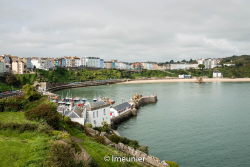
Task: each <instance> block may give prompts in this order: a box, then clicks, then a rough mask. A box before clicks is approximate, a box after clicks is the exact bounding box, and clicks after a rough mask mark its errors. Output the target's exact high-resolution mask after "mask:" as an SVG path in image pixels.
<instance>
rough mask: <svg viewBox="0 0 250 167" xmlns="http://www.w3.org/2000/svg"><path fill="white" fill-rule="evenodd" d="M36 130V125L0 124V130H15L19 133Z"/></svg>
mask: <svg viewBox="0 0 250 167" xmlns="http://www.w3.org/2000/svg"><path fill="white" fill-rule="evenodd" d="M37 128H38V125H36V124H30V123H22V124H20V123H4V124H3V123H0V129H1V130H6V129H12V130H17V131H19V132H24V131H26V130H29V131H34V130H36V129H37Z"/></svg>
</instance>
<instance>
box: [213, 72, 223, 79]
mask: <svg viewBox="0 0 250 167" xmlns="http://www.w3.org/2000/svg"><path fill="white" fill-rule="evenodd" d="M213 78H223V75H222V73H221V72H219V71H214V72H213Z"/></svg>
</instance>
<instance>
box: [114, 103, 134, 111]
mask: <svg viewBox="0 0 250 167" xmlns="http://www.w3.org/2000/svg"><path fill="white" fill-rule="evenodd" d="M113 108H114V109H115V110H116V111H122V110H125V109H126V108H131V104H129V103H128V102H125V103H121V104H119V105H117V106H115V107H113Z"/></svg>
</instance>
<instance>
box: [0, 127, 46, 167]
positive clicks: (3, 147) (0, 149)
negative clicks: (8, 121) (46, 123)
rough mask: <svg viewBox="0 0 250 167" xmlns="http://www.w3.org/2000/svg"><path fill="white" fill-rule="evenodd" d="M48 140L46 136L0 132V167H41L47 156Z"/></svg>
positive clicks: (33, 133) (32, 133) (9, 131)
mask: <svg viewBox="0 0 250 167" xmlns="http://www.w3.org/2000/svg"><path fill="white" fill-rule="evenodd" d="M48 140H49V137H48V136H46V135H45V134H40V133H36V132H27V131H26V132H24V133H19V132H17V131H14V130H0V155H1V156H0V166H3V167H4V166H6V167H7V166H11V167H22V166H23V167H39V166H43V162H44V160H45V159H46V158H47V155H48Z"/></svg>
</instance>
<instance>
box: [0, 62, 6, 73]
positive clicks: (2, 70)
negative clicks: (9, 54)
mask: <svg viewBox="0 0 250 167" xmlns="http://www.w3.org/2000/svg"><path fill="white" fill-rule="evenodd" d="M5 72H6V69H5V63H4V62H0V74H2V73H5Z"/></svg>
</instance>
